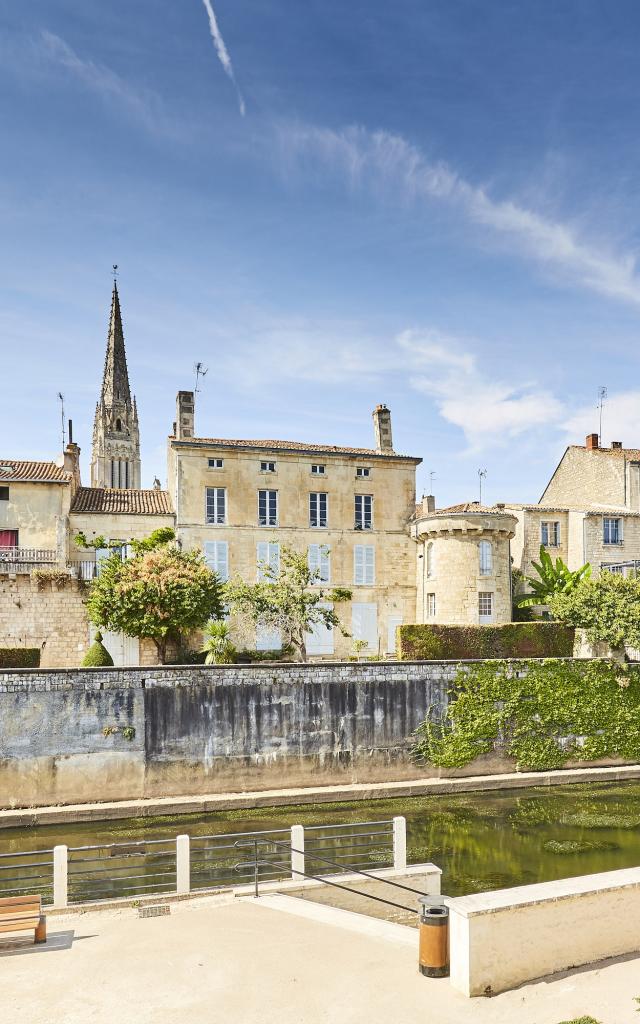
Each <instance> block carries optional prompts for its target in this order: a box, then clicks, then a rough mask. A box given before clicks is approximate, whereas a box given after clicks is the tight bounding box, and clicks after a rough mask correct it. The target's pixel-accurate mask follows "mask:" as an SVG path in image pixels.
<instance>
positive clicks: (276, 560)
mask: <svg viewBox="0 0 640 1024" xmlns="http://www.w3.org/2000/svg"><path fill="white" fill-rule="evenodd" d="M269 565H270V566H271V569H272V571H273V572H274V573H276V574H277V573H279V572H280V545H279V544H278V543H277V542H276V543H273V544H269Z"/></svg>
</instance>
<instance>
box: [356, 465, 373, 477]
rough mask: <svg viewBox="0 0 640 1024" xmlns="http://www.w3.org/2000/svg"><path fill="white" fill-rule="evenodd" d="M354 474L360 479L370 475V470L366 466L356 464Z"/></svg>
mask: <svg viewBox="0 0 640 1024" xmlns="http://www.w3.org/2000/svg"><path fill="white" fill-rule="evenodd" d="M356 476H357V477H360V479H364V478H365V477H368V476H371V470H370V469H369V467H368V466H356Z"/></svg>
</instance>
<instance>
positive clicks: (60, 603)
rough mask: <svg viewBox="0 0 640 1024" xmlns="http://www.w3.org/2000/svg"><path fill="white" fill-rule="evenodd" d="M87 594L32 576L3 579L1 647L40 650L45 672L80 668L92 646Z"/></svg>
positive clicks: (0, 580)
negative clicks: (74, 667)
mask: <svg viewBox="0 0 640 1024" xmlns="http://www.w3.org/2000/svg"><path fill="white" fill-rule="evenodd" d="M84 597H85V590H84V587H83V585H82V584H81V583H78V581H77V580H72V579H71V578H70V577H69V578H68V580H67V581H66V582H65V584H64V586H56V585H55V584H53V583H51V582H49V581H47V582H46V583H44V584H42V585H41V586H40V587H39V586H38V584H37V582H36V580H35V579H33V578H32V577H31V576H26V575H25V576H15V577H13V578H9V577H6V576H0V647H39V648H40V649H41V656H40V665H41V667H42V668H65V667H69V666H73V665H78V664H79V663H80V662H81V661H82V658H83V657H84V654H85V652H86V650H87V648H88V646H89V621H88V619H87V613H86V609H85V606H84Z"/></svg>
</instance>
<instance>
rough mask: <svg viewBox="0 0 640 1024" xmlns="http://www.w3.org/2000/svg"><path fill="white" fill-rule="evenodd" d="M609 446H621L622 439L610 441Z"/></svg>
mask: <svg viewBox="0 0 640 1024" xmlns="http://www.w3.org/2000/svg"><path fill="white" fill-rule="evenodd" d="M611 447H612V448H622V441H612V442H611Z"/></svg>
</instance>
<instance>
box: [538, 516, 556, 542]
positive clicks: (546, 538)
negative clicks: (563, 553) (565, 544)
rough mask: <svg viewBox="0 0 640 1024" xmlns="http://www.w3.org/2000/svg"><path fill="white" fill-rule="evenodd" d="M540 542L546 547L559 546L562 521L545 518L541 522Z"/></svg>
mask: <svg viewBox="0 0 640 1024" xmlns="http://www.w3.org/2000/svg"><path fill="white" fill-rule="evenodd" d="M540 543H541V544H544V546H545V548H557V547H558V545H559V544H560V523H558V522H555V521H548V522H547V521H545V520H543V521H542V522H541V523H540Z"/></svg>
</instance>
